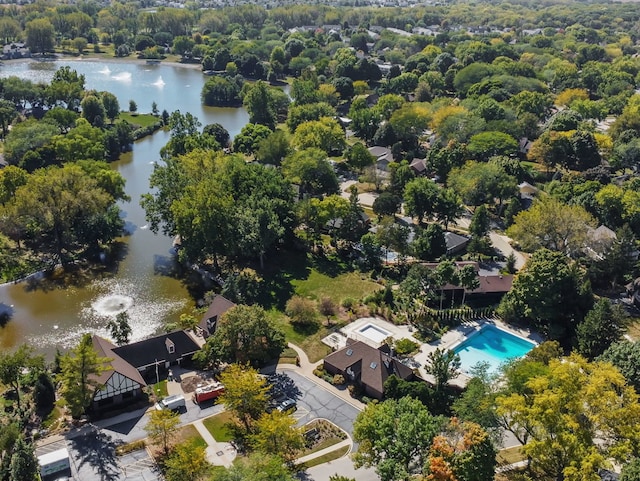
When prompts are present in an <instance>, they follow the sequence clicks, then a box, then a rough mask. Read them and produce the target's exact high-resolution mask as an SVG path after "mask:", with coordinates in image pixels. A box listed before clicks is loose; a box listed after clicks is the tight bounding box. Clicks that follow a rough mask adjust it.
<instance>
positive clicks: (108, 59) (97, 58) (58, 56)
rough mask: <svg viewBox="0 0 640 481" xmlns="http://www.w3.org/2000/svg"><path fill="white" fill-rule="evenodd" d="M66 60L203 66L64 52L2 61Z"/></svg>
mask: <svg viewBox="0 0 640 481" xmlns="http://www.w3.org/2000/svg"><path fill="white" fill-rule="evenodd" d="M64 61H76V62H119V63H128V64H134V65H159V66H162V65H167V66H169V67H179V68H189V69H192V70H200V71H202V66H201V65H200V64H199V63H182V62H175V61H165V60H161V61H160V62H159V63H154V64H147V59H143V58H132V57H110V56H96V55H92V54H87V56H70V55H63V54H55V56H54V57H27V58H14V59H9V60H3V61H2V63H3V64H17V63H28V62H64ZM203 75H204V73H203Z"/></svg>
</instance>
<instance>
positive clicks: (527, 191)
mask: <svg viewBox="0 0 640 481" xmlns="http://www.w3.org/2000/svg"><path fill="white" fill-rule="evenodd" d="M518 190H519V191H520V195H521V196H523V197H524V196H526V197H532V196H534V195H536V194H537V193H538V188H537V187H536V186H534V185H531V184H530V183H529V182H522V183H520V184H518Z"/></svg>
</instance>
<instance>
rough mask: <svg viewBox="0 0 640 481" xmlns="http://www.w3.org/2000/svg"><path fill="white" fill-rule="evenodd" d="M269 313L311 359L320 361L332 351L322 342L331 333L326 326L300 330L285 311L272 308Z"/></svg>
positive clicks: (288, 336) (286, 335)
mask: <svg viewBox="0 0 640 481" xmlns="http://www.w3.org/2000/svg"><path fill="white" fill-rule="evenodd" d="M267 314H268V315H269V317H270V319H271V320H272V321H273V322H274V323H275V324H276V326H278V327H279V328H280V329H281V330H282V331H283V332H284V335H285V337H286V339H287V341H289V342H292V343H294V344H295V345H296V346H298V347H300V348H301V349H302V350H303V351H304V352H306V353H307V357H308V358H309V361H311V362H316V361H319V360H320V359H322V358H324V357H325V356H326V355H327V354H329V353H330V352H331V348H330V347H329V346H326V345H325V344H322V342H321V341H322V338H323V337H326V336H328V335H329V334H330V333H331V331H330V330H329V329H327V328H326V327H325V326H320V325H318V326H317V328H316V329H314V330H304V331H300V330H297V329H295V328H294V327H293V325H292V324H291V323H290V322H289V318H288V317H287V316H286V315H285V314H284V313H282V312H280V311H278V310H275V309H272V310H270V311H268V313H267ZM337 325H339V324H334V326H337Z"/></svg>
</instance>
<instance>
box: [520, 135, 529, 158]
mask: <svg viewBox="0 0 640 481" xmlns="http://www.w3.org/2000/svg"><path fill="white" fill-rule="evenodd" d="M532 145H533V142H531V141H530V140H529V139H528V138H527V137H522V138H521V139H520V142H518V152H520V153H521V154H522V155H527V154H528V153H529V151H530V150H531V146H532Z"/></svg>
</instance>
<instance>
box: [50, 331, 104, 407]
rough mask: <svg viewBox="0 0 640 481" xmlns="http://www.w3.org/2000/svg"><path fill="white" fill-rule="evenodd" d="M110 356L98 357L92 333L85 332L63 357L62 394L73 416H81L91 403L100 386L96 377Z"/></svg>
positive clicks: (61, 366)
mask: <svg viewBox="0 0 640 481" xmlns="http://www.w3.org/2000/svg"><path fill="white" fill-rule="evenodd" d="M107 362H109V359H108V358H101V357H98V353H97V352H96V351H95V349H94V348H93V342H92V338H91V334H85V335H83V336H82V339H81V340H80V342H79V343H78V345H77V346H76V347H75V348H74V349H73V350H72V351H71V352H70V353H68V354H65V355H64V356H63V357H62V359H61V363H60V364H61V365H60V368H61V372H60V382H61V384H62V387H61V394H62V397H63V398H64V400H65V402H66V405H67V407H68V408H69V411H70V412H71V416H72V417H73V418H74V419H78V418H80V416H82V414H83V413H84V412H85V410H86V409H87V408H88V407H89V406H90V405H91V401H92V399H93V394H94V391H95V389H96V388H97V387H98V383H97V381H96V377H97V376H98V375H99V374H100V373H101V372H102V371H103V370H104V369H105V367H104V364H106V363H107Z"/></svg>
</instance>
